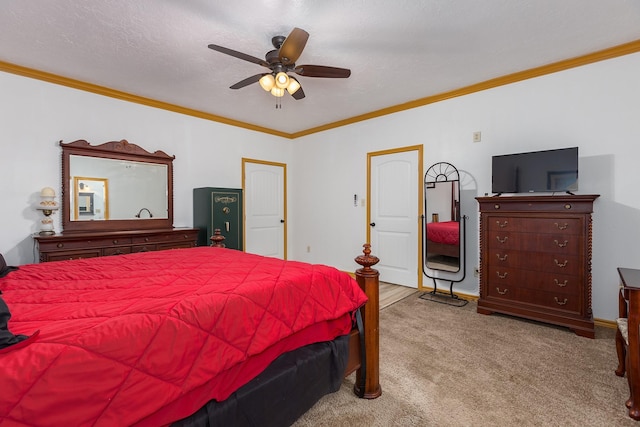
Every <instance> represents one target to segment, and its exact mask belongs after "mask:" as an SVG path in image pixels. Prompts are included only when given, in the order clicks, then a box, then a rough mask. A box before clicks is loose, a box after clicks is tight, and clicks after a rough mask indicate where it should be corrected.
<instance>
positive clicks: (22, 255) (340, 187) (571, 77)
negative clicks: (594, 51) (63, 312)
mask: <svg viewBox="0 0 640 427" xmlns="http://www.w3.org/2000/svg"><path fill="white" fill-rule="evenodd" d="M638 75H640V54H634V55H628V56H625V57H622V58H617V59H613V60H609V61H605V62H600V63H597V64H592V65H589V66H585V67H581V68H577V69H573V70H568V71H564V72H561V73H557V74H554V75H550V76H544V77H540V78H537V79H532V80H528V81H524V82H520V83H517V84H513V85H509V86H504V87H500V88H495V89H492V90H488V91H484V92H481V93H476V94H471V95H468V96H465V97H461V98H455V99H451V100H448V101H443V102H440V103H437V104H432V105H427V106H424V107H421V108H417V109H413V110H409V111H404V112H401V113H397V114H394V115H390V116H384V117H380V118H378V119H374V120H369V121H366V122H361V123H356V124H353V125H350V126H347V127H343V128H338V129H333V130H330V131H326V132H323V133H319V134H314V135H310V136H307V137H304V138H300V139H297V140H293V141H289V140H285V139H280V138H277V137H274V136H271V135H266V134H260V133H257V132H252V131H247V130H243V129H239V128H234V127H230V126H225V125H222V124H218V123H213V122H208V121H205V120H201V119H197V118H193V117H188V116H184V115H180V114H175V113H170V112H166V111H162V110H157V109H154V108H150V107H145V106H140V105H136V104H130V103H126V102H123V101H118V100H115V99H111V98H106V97H102V96H99V95H93V94H90V93H84V92H81V91H77V90H73V89H69V88H65V87H61V86H56V85H52V84H48V83H44V82H39V81H36V80H32V79H27V78H23V77H19V76H15V75H11V74H4V73H0V93H1V94H2V97H0V129H1V131H2V140H1V141H2V142H0V144H1V147H2V153H3V155H2V156H1V157H0V182H1V184H0V185H1V187H0V192H1V193H0V195H1V196H2V206H1V209H0V253H2V254H3V255H4V256H5V258H6V259H7V261H8V262H9V264H14V265H16V264H23V263H28V262H33V260H34V259H35V257H34V248H33V241H32V239H31V237H30V236H31V233H33V232H35V231H36V230H37V222H38V221H39V219H40V214H39V212H36V211H35V210H34V209H33V204H34V203H35V202H36V201H37V199H38V198H37V195H38V192H39V190H40V189H41V188H42V187H45V186H51V187H53V188H55V189H56V190H57V191H58V193H59V191H60V148H59V146H58V144H57V141H59V140H64V141H65V142H70V141H73V140H76V139H86V140H88V141H90V142H92V143H94V144H96V143H102V142H106V141H110V140H119V139H127V140H128V141H129V142H131V143H135V144H138V145H140V146H142V147H143V148H146V149H149V150H158V149H159V150H163V151H165V152H167V153H169V154H174V155H175V156H176V160H175V162H174V174H175V183H174V184H175V203H174V211H175V212H174V216H175V225H176V226H191V225H192V198H191V194H192V189H193V188H195V187H203V186H217V187H234V188H237V187H240V186H241V174H242V172H241V160H240V159H241V158H242V157H250V158H255V159H263V160H269V161H274V162H282V163H287V165H288V169H287V173H288V189H289V197H288V201H289V211H288V218H289V224H288V226H289V241H288V253H289V258H291V259H300V260H304V261H311V262H322V263H325V264H330V265H334V266H336V267H338V268H341V269H344V270H349V271H352V270H353V269H354V268H356V267H357V265H356V264H355V263H354V262H353V258H354V257H355V256H356V255H358V254H359V253H361V250H362V244H363V243H364V242H365V237H366V229H367V224H366V210H365V208H364V207H361V206H358V207H354V206H353V195H354V194H358V195H359V196H360V197H364V196H365V194H366V155H367V153H368V152H372V151H378V150H383V149H388V148H395V147H402V146H409V145H418V144H423V145H424V153H425V154H424V165H425V170H426V168H427V167H428V166H429V165H431V164H433V163H435V162H439V161H447V162H450V163H453V164H454V165H455V166H456V167H457V168H458V169H459V171H460V173H461V175H462V181H463V183H462V188H461V190H462V200H461V203H462V209H461V211H462V213H463V214H465V215H467V216H469V221H468V227H467V233H468V239H467V245H468V250H467V254H468V259H469V266H468V269H469V271H472V270H473V267H474V266H475V265H477V259H478V238H477V228H478V227H477V221H478V215H477V205H476V203H475V200H474V197H476V196H477V195H483V194H484V193H489V192H490V180H491V170H490V169H491V156H492V155H494V154H504V153H510V152H520V151H530V150H541V149H550V148H559V147H568V146H576V145H577V146H579V147H580V191H579V193H582V194H587V193H595V194H600V195H601V197H600V198H599V199H598V200H597V201H596V205H595V213H594V226H593V236H594V238H593V308H594V314H595V317H597V318H602V319H610V320H611V319H614V318H615V317H616V314H617V300H616V298H617V293H616V292H617V286H618V278H617V275H616V271H615V268H616V267H617V266H627V267H638V268H640V249H638V248H639V246H638V244H637V242H639V241H640V227H638V223H639V220H640V199H639V198H638V190H637V188H638V184H640V168H639V167H638V164H637V162H638V158H639V156H638V155H639V154H640V148H638V144H640V125H638V123H639V121H638V117H640V101H638V100H640V85H639V84H638V80H637V76H638ZM475 131H481V132H482V141H481V142H480V143H473V142H472V134H473V132H475ZM59 220H60V217H59V214H56V229H57V230H60V221H59ZM307 246H310V247H311V251H310V252H309V253H307V252H306V248H307ZM374 254H375V248H374ZM454 289H456V290H458V291H461V292H465V293H477V290H478V285H477V279H476V278H474V277H473V275H472V274H469V275H468V276H467V279H466V280H465V281H464V282H463V283H461V284H459V285H457V286H456V287H455V288H454Z"/></svg>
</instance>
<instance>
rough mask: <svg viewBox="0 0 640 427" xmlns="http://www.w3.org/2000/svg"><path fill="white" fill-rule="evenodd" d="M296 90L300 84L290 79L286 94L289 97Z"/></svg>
mask: <svg viewBox="0 0 640 427" xmlns="http://www.w3.org/2000/svg"><path fill="white" fill-rule="evenodd" d="M298 89H300V83H299V82H298V81H297V80H296V79H294V78H290V79H289V85H288V86H287V92H289V95H293V94H294V93H296V92H297V91H298Z"/></svg>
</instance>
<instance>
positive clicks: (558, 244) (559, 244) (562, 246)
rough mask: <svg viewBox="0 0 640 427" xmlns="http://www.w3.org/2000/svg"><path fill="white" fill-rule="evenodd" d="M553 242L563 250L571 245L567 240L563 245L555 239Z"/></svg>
mask: <svg viewBox="0 0 640 427" xmlns="http://www.w3.org/2000/svg"><path fill="white" fill-rule="evenodd" d="M553 242H554V243H555V244H556V245H557V246H559V247H561V248H564V247H565V246H567V243H569V242H568V241H567V240H565V241H564V242H563V243H560V242H558V241H557V240H555V239H554V240H553Z"/></svg>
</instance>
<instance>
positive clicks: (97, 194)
mask: <svg viewBox="0 0 640 427" xmlns="http://www.w3.org/2000/svg"><path fill="white" fill-rule="evenodd" d="M60 146H61V147H62V228H63V230H64V232H65V233H68V232H74V231H98V230H140V229H158V228H171V227H172V226H173V159H174V157H172V156H169V155H168V154H166V153H164V152H162V151H156V152H155V153H150V152H148V151H146V150H145V149H143V148H141V147H139V146H137V145H135V144H131V143H129V142H127V141H126V140H122V141H111V142H106V143H104V144H101V145H97V146H92V145H91V144H89V143H88V142H87V141H84V140H79V141H74V142H70V143H63V142H60Z"/></svg>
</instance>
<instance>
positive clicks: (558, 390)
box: [294, 294, 640, 427]
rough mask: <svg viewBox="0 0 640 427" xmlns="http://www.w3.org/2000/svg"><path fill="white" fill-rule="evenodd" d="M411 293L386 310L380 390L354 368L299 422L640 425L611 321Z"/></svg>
mask: <svg viewBox="0 0 640 427" xmlns="http://www.w3.org/2000/svg"><path fill="white" fill-rule="evenodd" d="M476 308H477V306H476V303H475V302H470V303H469V304H468V305H467V306H465V307H452V306H448V305H445V304H436V303H433V302H430V301H425V300H423V299H420V298H419V294H416V295H411V296H409V297H406V298H404V299H402V300H400V301H399V302H397V303H395V304H392V305H390V306H388V307H387V308H385V309H383V310H381V312H380V384H381V386H382V396H380V397H379V398H378V399H374V400H363V399H358V398H357V397H356V396H355V395H354V394H353V391H352V389H353V384H354V381H355V375H352V376H350V377H348V378H347V379H345V380H344V382H343V385H342V387H341V389H340V390H339V391H338V392H336V393H333V394H330V395H328V396H325V397H324V398H322V399H321V400H320V401H319V402H318V403H317V404H316V405H315V406H314V407H313V408H311V409H310V410H309V411H308V412H307V413H306V414H305V415H303V416H302V417H301V418H300V419H299V420H298V421H297V422H296V423H295V424H294V426H295V427H310V426H314V427H316V426H332V427H333V426H345V427H346V426H349V427H353V426H363V427H364V426H638V425H640V424H638V423H636V422H634V421H633V420H631V419H630V418H628V416H627V410H626V408H625V406H624V401H625V400H626V399H627V397H628V388H627V380H626V378H620V377H617V376H616V375H615V374H614V370H615V368H616V366H617V358H616V352H615V343H614V333H615V331H614V330H613V329H607V328H602V327H596V339H595V340H591V339H588V338H583V337H578V336H576V335H575V334H573V333H572V332H570V331H568V330H567V329H565V328H559V327H555V326H550V325H544V324H539V323H535V322H530V321H526V320H522V319H516V318H511V317H507V316H502V315H497V314H494V315H491V316H485V315H481V314H477V313H476Z"/></svg>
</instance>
